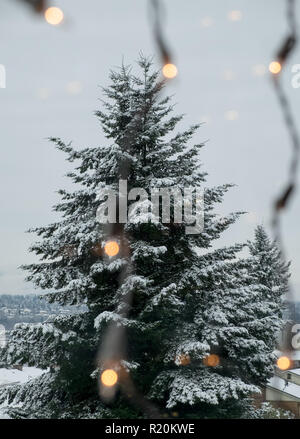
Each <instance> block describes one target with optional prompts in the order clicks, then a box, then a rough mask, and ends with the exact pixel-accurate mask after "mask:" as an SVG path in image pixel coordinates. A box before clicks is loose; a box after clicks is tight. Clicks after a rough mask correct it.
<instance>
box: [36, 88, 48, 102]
mask: <svg viewBox="0 0 300 439" xmlns="http://www.w3.org/2000/svg"><path fill="white" fill-rule="evenodd" d="M49 96H50V92H49V90H48V88H39V89H38V90H37V97H38V98H39V99H41V100H43V101H44V100H46V99H48V98H49Z"/></svg>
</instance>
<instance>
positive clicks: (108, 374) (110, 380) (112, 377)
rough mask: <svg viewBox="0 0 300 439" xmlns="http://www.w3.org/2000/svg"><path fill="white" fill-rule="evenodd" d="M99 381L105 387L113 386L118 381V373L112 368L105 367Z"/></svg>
mask: <svg viewBox="0 0 300 439" xmlns="http://www.w3.org/2000/svg"><path fill="white" fill-rule="evenodd" d="M101 382H102V384H103V385H104V386H106V387H113V386H115V385H116V384H117V382H118V374H117V372H116V371H114V370H113V369H106V370H105V371H104V372H102V374H101Z"/></svg>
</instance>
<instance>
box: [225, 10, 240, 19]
mask: <svg viewBox="0 0 300 439" xmlns="http://www.w3.org/2000/svg"><path fill="white" fill-rule="evenodd" d="M242 16H243V14H242V12H241V11H230V12H229V14H228V19H229V20H230V21H239V20H241V19H242Z"/></svg>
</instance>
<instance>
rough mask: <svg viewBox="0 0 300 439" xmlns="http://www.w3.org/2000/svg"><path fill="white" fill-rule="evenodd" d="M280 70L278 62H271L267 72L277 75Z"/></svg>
mask: <svg viewBox="0 0 300 439" xmlns="http://www.w3.org/2000/svg"><path fill="white" fill-rule="evenodd" d="M281 69H282V66H281V64H280V62H279V61H272V62H271V63H270V64H269V70H270V72H271V73H273V75H277V74H278V73H279V72H280V71H281Z"/></svg>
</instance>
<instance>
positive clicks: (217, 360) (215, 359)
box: [203, 354, 220, 367]
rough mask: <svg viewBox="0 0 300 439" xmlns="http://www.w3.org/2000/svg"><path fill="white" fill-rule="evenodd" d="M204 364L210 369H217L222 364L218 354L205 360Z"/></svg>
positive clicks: (211, 355)
mask: <svg viewBox="0 0 300 439" xmlns="http://www.w3.org/2000/svg"><path fill="white" fill-rule="evenodd" d="M203 364H204V365H205V366H209V367H216V366H218V365H219V364H220V357H219V356H218V355H216V354H210V355H208V356H207V357H205V358H204V359H203Z"/></svg>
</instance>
